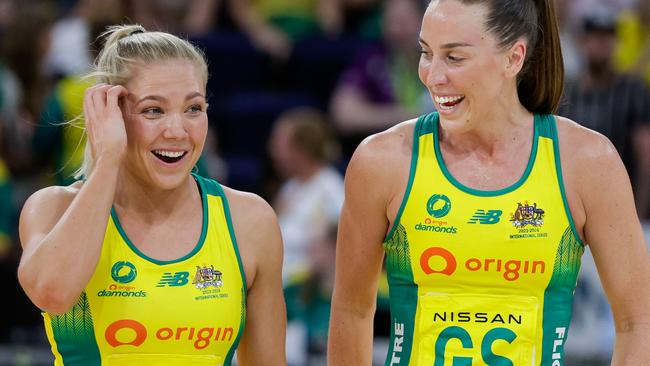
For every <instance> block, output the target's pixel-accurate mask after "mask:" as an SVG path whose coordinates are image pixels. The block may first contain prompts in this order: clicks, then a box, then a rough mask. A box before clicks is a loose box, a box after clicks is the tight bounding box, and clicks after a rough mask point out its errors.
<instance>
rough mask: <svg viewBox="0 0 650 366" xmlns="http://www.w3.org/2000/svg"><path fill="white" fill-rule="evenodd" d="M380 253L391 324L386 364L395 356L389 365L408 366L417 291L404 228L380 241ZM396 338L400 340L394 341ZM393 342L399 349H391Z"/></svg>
mask: <svg viewBox="0 0 650 366" xmlns="http://www.w3.org/2000/svg"><path fill="white" fill-rule="evenodd" d="M384 250H385V251H386V271H387V272H388V287H389V294H390V295H389V296H390V315H391V322H392V324H391V331H390V346H389V348H388V355H387V357H386V365H387V366H388V365H391V361H392V360H394V359H393V356H395V357H399V362H396V363H392V365H408V364H409V360H410V358H411V350H412V347H413V335H414V333H415V312H416V309H417V303H418V288H417V286H416V285H415V283H414V280H413V270H412V269H411V253H410V250H409V242H408V237H407V234H406V230H405V229H404V226H402V225H399V226H398V227H397V228H396V230H395V232H394V233H393V235H392V236H391V238H390V239H389V240H387V241H386V242H384ZM396 329H400V332H402V330H403V332H402V333H403V334H401V335H400V334H396ZM396 337H403V338H402V339H401V340H398V342H396ZM396 343H398V344H400V345H401V350H396V349H394V347H395V344H396ZM395 360H396V358H395Z"/></svg>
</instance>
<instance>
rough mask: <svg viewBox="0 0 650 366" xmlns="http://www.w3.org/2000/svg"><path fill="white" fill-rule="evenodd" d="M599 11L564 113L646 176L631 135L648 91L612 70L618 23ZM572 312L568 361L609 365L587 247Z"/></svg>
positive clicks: (604, 310)
mask: <svg viewBox="0 0 650 366" xmlns="http://www.w3.org/2000/svg"><path fill="white" fill-rule="evenodd" d="M596 9H598V8H594V10H593V13H591V14H586V15H584V16H583V17H582V19H581V21H580V35H579V37H578V45H579V48H578V49H579V50H580V51H581V53H582V57H583V58H584V60H585V68H584V70H583V71H582V72H581V73H580V74H579V75H578V76H577V77H576V78H575V79H573V80H569V81H568V83H567V85H566V89H565V94H564V101H563V103H562V104H561V107H560V114H563V115H565V116H568V117H569V118H571V119H573V120H575V121H581V122H582V123H583V124H585V126H586V127H589V128H591V129H594V130H596V131H598V132H600V133H602V134H604V135H605V136H607V137H608V138H609V139H610V140H611V141H612V143H613V144H614V145H615V147H616V148H617V150H618V151H619V154H620V155H621V156H622V157H623V161H624V162H625V164H626V166H627V168H628V171H630V173H631V174H633V177H634V175H636V176H647V174H648V173H647V172H648V171H649V170H650V165H649V164H648V162H647V160H648V159H647V158H645V157H643V156H642V155H640V154H638V152H639V151H638V150H637V151H636V154H635V149H634V145H635V144H634V143H632V141H633V139H632V137H634V136H635V135H636V133H637V131H639V130H640V128H647V126H648V124H649V123H650V92H649V91H648V90H647V88H646V86H645V85H644V83H643V81H642V80H641V79H639V78H638V77H635V76H633V75H622V74H619V73H617V72H616V71H615V70H614V68H613V65H612V55H613V51H614V47H615V44H616V19H615V18H614V16H613V15H611V14H610V13H608V12H606V11H601V12H597V11H596ZM636 137H637V139H638V136H636ZM646 138H647V137H646ZM648 141H650V140H648ZM640 142H641V141H640ZM647 143H648V142H647V141H646V144H647ZM634 181H635V179H634V178H633V182H634ZM636 181H637V182H640V181H639V180H638V179H637V180H636ZM635 190H636V193H637V200H639V199H643V197H644V194H643V192H644V191H648V190H650V185H648V183H646V184H645V185H639V184H637V185H636V186H635ZM645 197H646V199H647V196H645ZM574 309H575V311H574V312H573V314H574V316H573V319H572V322H571V327H570V329H571V334H572V337H570V338H569V341H568V342H567V345H566V353H567V357H568V358H569V359H571V360H572V361H573V362H576V364H579V365H587V364H588V365H593V366H597V365H609V363H610V360H611V356H612V352H613V348H612V345H613V340H614V335H615V329H614V321H613V318H612V313H611V310H610V307H609V305H608V303H607V298H606V296H605V293H604V291H603V288H602V286H601V284H600V280H599V277H598V273H597V271H596V267H595V264H594V259H593V257H592V255H591V250H590V249H589V247H587V250H585V254H584V256H583V258H582V266H581V270H580V274H579V277H578V287H577V289H576V292H575V299H574Z"/></svg>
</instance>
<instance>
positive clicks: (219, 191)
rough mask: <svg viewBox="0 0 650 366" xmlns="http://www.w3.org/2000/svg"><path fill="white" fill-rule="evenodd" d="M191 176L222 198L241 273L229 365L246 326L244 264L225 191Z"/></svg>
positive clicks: (228, 359)
mask: <svg viewBox="0 0 650 366" xmlns="http://www.w3.org/2000/svg"><path fill="white" fill-rule="evenodd" d="M193 176H194V178H195V179H196V180H197V181H198V182H199V185H201V187H202V188H203V190H204V191H205V194H206V195H212V196H220V197H221V199H222V200H223V209H224V215H225V217H226V223H227V225H228V231H229V233H230V239H231V240H232V245H233V250H234V252H235V256H236V257H237V263H238V264H239V272H240V274H241V282H242V289H241V291H242V294H241V296H242V302H241V311H240V318H239V321H240V323H239V332H237V337H236V338H235V341H234V342H233V344H232V347H231V348H230V350H229V351H228V354H227V355H226V359H225V361H224V365H225V366H230V364H231V362H232V358H233V356H234V355H235V350H236V349H237V347H238V346H239V341H240V340H241V337H242V334H243V333H244V328H246V295H247V293H248V289H247V288H246V274H245V273H244V264H243V262H242V260H241V255H240V253H239V245H238V244H237V238H236V236H235V229H234V227H233V224H232V215H231V214H230V205H229V204H228V198H227V197H226V193H225V192H224V191H223V188H222V187H221V184H219V183H218V182H217V181H215V180H213V179H206V178H203V177H201V176H198V175H196V174H193Z"/></svg>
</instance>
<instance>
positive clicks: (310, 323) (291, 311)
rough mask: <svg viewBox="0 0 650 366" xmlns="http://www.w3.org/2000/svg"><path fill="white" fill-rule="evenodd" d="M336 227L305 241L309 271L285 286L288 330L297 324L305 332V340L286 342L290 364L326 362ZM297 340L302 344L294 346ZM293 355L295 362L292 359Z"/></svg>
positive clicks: (320, 363) (307, 364)
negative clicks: (310, 240)
mask: <svg viewBox="0 0 650 366" xmlns="http://www.w3.org/2000/svg"><path fill="white" fill-rule="evenodd" d="M336 229H337V227H336V225H333V226H330V227H328V228H327V229H326V230H325V232H324V233H322V236H321V237H319V238H316V239H315V241H313V242H312V243H309V244H308V248H307V261H308V265H309V274H307V275H306V276H303V277H302V278H299V279H295V280H293V281H292V282H290V283H289V284H288V285H287V287H286V288H285V290H284V297H285V301H286V304H287V319H288V323H287V327H288V329H287V330H289V329H294V327H300V328H302V331H301V332H299V334H302V335H304V340H300V341H297V342H295V343H293V344H290V343H289V342H287V345H288V347H287V355H288V356H289V355H293V356H292V357H288V361H289V365H293V364H295V365H301V366H310V365H324V364H325V356H326V352H327V333H328V329H329V318H330V306H331V304H332V291H333V289H334V265H335V262H336ZM296 344H298V345H304V347H301V349H296V347H295V345H296ZM296 354H299V356H297V355H296ZM298 357H299V358H298ZM292 359H295V360H296V362H293V363H292ZM298 360H300V361H298Z"/></svg>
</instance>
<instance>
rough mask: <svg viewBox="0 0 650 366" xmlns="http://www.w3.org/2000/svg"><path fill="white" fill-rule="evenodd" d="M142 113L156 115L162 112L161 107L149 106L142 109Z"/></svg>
mask: <svg viewBox="0 0 650 366" xmlns="http://www.w3.org/2000/svg"><path fill="white" fill-rule="evenodd" d="M142 114H144V115H145V116H157V115H159V114H163V110H162V109H161V108H158V107H150V108H146V109H144V110H143V111H142Z"/></svg>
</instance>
